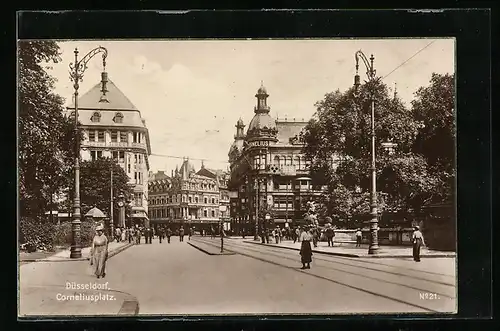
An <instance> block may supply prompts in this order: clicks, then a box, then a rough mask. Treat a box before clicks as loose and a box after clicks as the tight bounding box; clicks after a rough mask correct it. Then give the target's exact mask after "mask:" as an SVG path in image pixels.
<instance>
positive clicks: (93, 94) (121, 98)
mask: <svg viewBox="0 0 500 331" xmlns="http://www.w3.org/2000/svg"><path fill="white" fill-rule="evenodd" d="M106 88H107V89H108V92H106V97H107V99H108V101H109V102H99V100H100V99H101V95H102V92H101V82H99V83H97V84H96V85H94V87H92V88H91V89H90V90H89V91H88V92H87V93H85V94H83V95H82V96H81V97H79V98H78V109H102V110H137V108H136V107H135V106H134V105H133V104H132V102H131V101H130V100H129V99H128V98H127V97H126V96H125V94H123V92H122V91H120V89H119V88H118V87H117V86H116V85H115V83H113V82H112V81H111V79H109V78H108V83H107V84H106ZM68 108H70V109H74V108H75V104H74V101H73V103H72V104H71V106H69V107H68Z"/></svg>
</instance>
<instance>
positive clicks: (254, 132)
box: [228, 86, 325, 234]
mask: <svg viewBox="0 0 500 331" xmlns="http://www.w3.org/2000/svg"><path fill="white" fill-rule="evenodd" d="M255 97H256V98H257V105H256V106H255V107H254V113H255V115H254V117H253V118H252V120H251V122H250V124H249V126H248V130H247V132H246V134H245V133H244V128H245V125H244V123H243V121H242V120H241V119H240V120H238V122H237V123H236V135H235V136H234V142H233V144H232V146H231V148H230V150H229V153H228V156H229V163H230V169H231V177H230V182H229V190H230V191H231V192H232V194H231V195H232V198H231V218H232V219H233V227H234V228H235V230H236V232H240V230H242V229H245V233H246V234H251V233H254V231H255V229H256V224H257V217H256V215H258V214H259V212H258V211H259V208H261V206H264V205H267V206H268V208H270V209H272V211H273V215H274V223H276V224H277V225H279V226H280V227H288V226H292V225H297V224H300V223H302V222H303V220H304V214H305V213H306V202H307V201H318V200H319V197H320V195H321V192H322V190H323V189H324V188H325V187H323V186H321V185H316V184H315V183H313V182H312V179H311V177H310V176H309V175H310V171H309V167H310V161H309V160H307V159H306V157H305V155H304V154H303V152H302V148H303V146H304V144H303V140H302V138H301V132H302V130H303V129H304V127H305V126H306V125H307V121H304V120H301V121H298V120H295V119H286V118H285V119H276V120H275V119H273V118H272V117H271V116H270V114H269V112H270V107H269V106H268V104H267V98H268V97H269V94H268V93H267V90H266V88H265V87H264V86H261V87H260V88H259V89H258V91H257V94H256V95H255Z"/></svg>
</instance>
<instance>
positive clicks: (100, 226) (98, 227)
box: [95, 224, 104, 231]
mask: <svg viewBox="0 0 500 331" xmlns="http://www.w3.org/2000/svg"><path fill="white" fill-rule="evenodd" d="M95 230H96V231H102V230H104V226H102V224H99V225H98V226H97V227H96V228H95Z"/></svg>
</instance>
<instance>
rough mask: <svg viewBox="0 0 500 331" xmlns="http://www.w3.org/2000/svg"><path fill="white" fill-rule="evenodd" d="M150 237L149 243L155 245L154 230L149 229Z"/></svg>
mask: <svg viewBox="0 0 500 331" xmlns="http://www.w3.org/2000/svg"><path fill="white" fill-rule="evenodd" d="M148 235H149V243H150V244H152V243H153V236H154V231H153V228H151V227H148Z"/></svg>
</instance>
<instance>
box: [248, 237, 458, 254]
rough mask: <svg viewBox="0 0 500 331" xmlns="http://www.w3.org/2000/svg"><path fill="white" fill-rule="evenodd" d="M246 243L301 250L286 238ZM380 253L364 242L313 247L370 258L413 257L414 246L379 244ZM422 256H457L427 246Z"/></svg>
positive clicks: (319, 249) (323, 244)
mask: <svg viewBox="0 0 500 331" xmlns="http://www.w3.org/2000/svg"><path fill="white" fill-rule="evenodd" d="M244 242H245V243H251V244H256V245H265V246H272V247H279V248H283V249H293V250H297V251H300V245H301V244H300V242H296V243H295V244H294V243H293V241H291V240H286V241H283V242H281V243H280V244H275V243H274V241H273V242H272V243H271V241H269V244H262V243H261V241H260V238H259V241H253V240H245V241H244ZM311 245H312V244H311ZM379 247H380V248H379V250H378V253H377V254H376V255H375V254H368V245H366V244H363V245H361V247H356V245H355V244H351V243H334V247H328V243H326V242H319V243H318V247H316V248H314V247H313V252H314V253H321V254H328V255H336V256H345V257H370V258H413V255H412V248H411V246H379ZM420 256H421V257H425V258H429V257H431V258H432V257H453V258H454V257H456V253H455V252H443V251H434V250H429V249H427V248H425V247H424V248H422V249H421V250H420Z"/></svg>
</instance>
